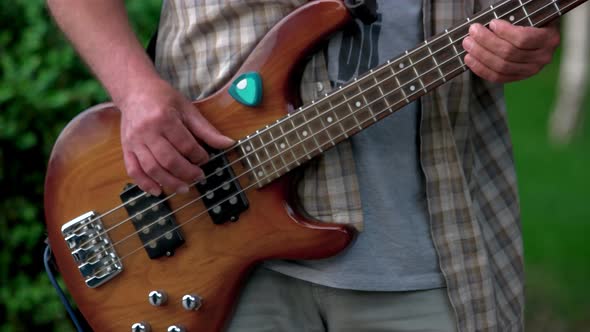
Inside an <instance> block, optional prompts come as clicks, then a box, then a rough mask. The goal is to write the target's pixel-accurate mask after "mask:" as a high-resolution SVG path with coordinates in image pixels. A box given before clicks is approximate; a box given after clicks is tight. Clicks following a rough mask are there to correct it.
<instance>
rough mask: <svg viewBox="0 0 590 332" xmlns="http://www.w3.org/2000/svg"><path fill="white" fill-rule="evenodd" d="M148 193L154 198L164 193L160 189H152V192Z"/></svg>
mask: <svg viewBox="0 0 590 332" xmlns="http://www.w3.org/2000/svg"><path fill="white" fill-rule="evenodd" d="M148 192H149V193H150V195H152V196H160V194H161V193H162V191H161V190H159V189H151V190H149V191H148Z"/></svg>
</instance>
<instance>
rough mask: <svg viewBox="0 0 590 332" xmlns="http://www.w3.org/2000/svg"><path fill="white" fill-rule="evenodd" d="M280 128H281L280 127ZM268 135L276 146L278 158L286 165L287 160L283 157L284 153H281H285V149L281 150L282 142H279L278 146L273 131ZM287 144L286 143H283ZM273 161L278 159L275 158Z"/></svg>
mask: <svg viewBox="0 0 590 332" xmlns="http://www.w3.org/2000/svg"><path fill="white" fill-rule="evenodd" d="M279 127H280V126H279ZM268 134H269V136H270V139H271V142H272V145H274V147H275V149H276V150H277V156H279V157H280V158H281V161H282V162H283V165H286V164H287V162H286V161H285V158H284V157H283V153H281V152H282V151H283V149H282V148H281V142H278V143H279V144H278V145H277V140H278V139H275V138H274V135H273V134H272V130H269V131H268ZM283 144H285V143H283ZM273 159H276V157H273Z"/></svg>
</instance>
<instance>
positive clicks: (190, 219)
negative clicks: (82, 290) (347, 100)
mask: <svg viewBox="0 0 590 332" xmlns="http://www.w3.org/2000/svg"><path fill="white" fill-rule="evenodd" d="M548 6H549V5H548ZM570 6H571V5H568V6H566V7H564V8H563V9H564V10H565V9H567V8H568V7H570ZM546 7H547V6H545V7H543V8H541V9H544V8H546ZM541 9H539V10H541ZM536 12H537V11H535V12H533V13H532V14H529V15H528V16H526V17H524V18H523V19H528V18H529V17H530V16H532V15H534V14H536ZM553 15H555V14H553ZM553 15H550V16H548V17H546V18H544V19H543V20H541V21H539V22H537V24H534V25H533V26H536V25H538V24H542V23H544V21H546V20H547V19H552V18H553V17H552V16H553ZM558 16H559V15H558ZM523 19H521V20H520V21H517V22H516V23H519V22H521V21H522V20H523ZM464 53H465V52H462V54H464ZM455 58H457V57H455ZM461 68H463V66H459V67H457V68H455V69H454V70H453V72H454V71H456V70H458V69H461ZM439 81H440V79H439ZM439 81H435V82H433V83H438V82H439ZM433 83H431V84H433ZM387 111H390V109H389V108H386V109H384V110H382V111H380V112H379V113H378V114H381V113H384V112H387ZM289 166H290V165H285V166H284V167H282V168H285V167H287V168H288V167H289ZM267 177H270V176H267ZM256 184H257V183H256V182H255V183H252V184H251V185H249V186H247V187H246V188H244V189H242V190H241V191H239V192H238V193H237V194H240V193H242V192H245V191H247V190H249V189H251V188H253V187H254V186H255V185H256ZM230 198H231V197H228V198H226V199H225V200H223V201H222V202H219V203H217V204H216V206H218V205H220V204H222V203H224V202H225V201H227V200H229V199H230ZM209 210H210V209H208V210H205V211H202V212H201V213H200V214H198V215H195V216H193V217H191V218H189V219H188V220H186V221H185V222H183V223H181V224H180V225H177V226H176V227H174V228H173V229H171V230H170V231H168V232H171V231H174V230H176V229H179V228H180V227H182V226H184V225H186V224H188V223H189V222H192V221H193V220H195V219H196V218H199V217H200V216H202V215H203V214H204V213H205V212H208V211H209ZM168 232H167V233H168ZM165 234H166V233H165ZM165 234H161V235H160V236H158V237H157V238H155V239H152V240H151V241H157V240H158V239H159V238H161V237H162V236H164V235H165ZM146 245H147V244H144V245H143V246H140V247H138V248H136V249H134V250H132V251H131V252H129V253H127V254H126V255H124V256H122V257H121V258H119V261H122V260H123V259H125V258H127V257H129V256H130V255H132V254H133V253H135V252H137V251H138V250H140V249H141V248H143V247H145V246H146ZM115 264H116V263H115ZM113 265H114V264H112V263H111V265H109V266H106V265H105V266H103V267H102V268H101V269H99V270H98V271H97V272H95V275H96V274H97V273H99V272H101V271H102V270H103V269H104V268H105V267H106V268H109V267H112V266H113Z"/></svg>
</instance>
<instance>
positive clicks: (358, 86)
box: [351, 69, 381, 130]
mask: <svg viewBox="0 0 590 332" xmlns="http://www.w3.org/2000/svg"><path fill="white" fill-rule="evenodd" d="M371 74H373V69H371V70H369V75H371ZM374 78H375V77H373V79H374ZM360 83H361V82H358V83H357V88H358V90H359V91H360V94H361V97H362V98H363V103H364V105H368V104H369V102H368V101H367V97H365V94H364V92H365V91H366V90H365V91H363V89H362V88H361V86H360ZM373 88H374V87H373ZM373 88H369V89H373ZM379 91H381V87H380V86H379ZM354 106H356V105H354ZM353 109H354V107H353ZM353 112H354V111H353ZM369 113H371V117H372V118H373V120H375V122H377V118H375V116H374V115H373V110H372V109H371V108H370V107H369ZM354 121H356V123H357V125H358V126H359V129H360V130H362V125H361V124H360V123H359V119H357V117H356V116H355V117H354ZM351 130H352V128H351Z"/></svg>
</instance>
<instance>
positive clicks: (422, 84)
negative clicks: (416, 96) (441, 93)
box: [406, 51, 428, 93]
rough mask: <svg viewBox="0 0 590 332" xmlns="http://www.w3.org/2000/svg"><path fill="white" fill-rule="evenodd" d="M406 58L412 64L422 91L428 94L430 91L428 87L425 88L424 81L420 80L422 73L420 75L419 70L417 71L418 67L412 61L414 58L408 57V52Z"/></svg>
mask: <svg viewBox="0 0 590 332" xmlns="http://www.w3.org/2000/svg"><path fill="white" fill-rule="evenodd" d="M406 58H408V61H409V62H410V67H412V69H414V73H415V74H416V77H417V78H418V82H420V85H421V86H422V90H424V92H425V93H428V91H426V87H425V86H424V82H422V79H421V78H420V73H418V69H416V66H415V65H414V61H412V57H410V56H409V55H408V51H406Z"/></svg>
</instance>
